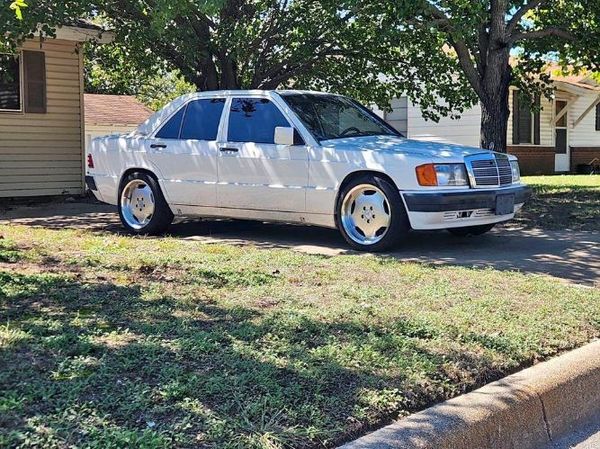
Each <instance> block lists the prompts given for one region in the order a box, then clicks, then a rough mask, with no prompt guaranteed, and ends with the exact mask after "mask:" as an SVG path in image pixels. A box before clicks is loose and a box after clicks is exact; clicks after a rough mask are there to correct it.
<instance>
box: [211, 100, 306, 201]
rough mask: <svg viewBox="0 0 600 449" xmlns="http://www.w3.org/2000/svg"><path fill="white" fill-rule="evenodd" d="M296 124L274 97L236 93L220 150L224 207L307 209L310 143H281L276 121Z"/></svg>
mask: <svg viewBox="0 0 600 449" xmlns="http://www.w3.org/2000/svg"><path fill="white" fill-rule="evenodd" d="M291 126H292V125H291V124H290V122H289V121H288V119H287V118H286V117H285V115H284V114H283V113H282V112H281V110H280V109H279V108H278V107H277V105H276V104H275V103H274V102H273V101H272V100H270V99H269V98H262V97H237V98H232V99H231V104H230V107H229V113H228V120H227V127H226V133H225V135H224V141H223V142H222V143H221V144H220V148H219V156H218V173H219V175H218V177H219V183H218V187H217V195H218V203H219V206H220V207H223V208H234V209H252V210H268V211H279V212H304V210H305V207H306V185H307V182H308V151H307V147H306V145H289V146H288V145H276V144H275V140H274V136H275V128H276V127H291Z"/></svg>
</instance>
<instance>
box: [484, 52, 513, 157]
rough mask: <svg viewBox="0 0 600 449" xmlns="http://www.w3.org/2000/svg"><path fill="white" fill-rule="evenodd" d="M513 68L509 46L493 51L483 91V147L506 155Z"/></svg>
mask: <svg viewBox="0 0 600 449" xmlns="http://www.w3.org/2000/svg"><path fill="white" fill-rule="evenodd" d="M511 77H512V69H511V67H510V64H509V51H508V49H507V48H506V47H504V48H502V47H500V48H498V47H497V48H495V49H490V51H489V54H488V58H487V66H486V70H485V75H484V76H483V79H482V83H481V87H482V89H481V90H482V91H481V92H480V95H479V97H480V104H481V142H480V143H481V147H482V148H485V149H488V150H493V151H499V152H502V153H506V151H507V141H508V136H507V132H508V118H509V115H510V109H509V106H508V101H509V92H510V90H509V89H510V81H511Z"/></svg>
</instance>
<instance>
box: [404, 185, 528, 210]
mask: <svg viewBox="0 0 600 449" xmlns="http://www.w3.org/2000/svg"><path fill="white" fill-rule="evenodd" d="M511 194H512V195H514V196H515V204H523V203H525V202H526V201H527V200H529V198H530V197H531V189H530V188H529V187H527V186H518V187H509V188H504V189H496V190H470V191H466V192H425V193H421V192H408V193H404V194H403V197H404V202H405V203H406V207H407V209H408V211H409V212H449V211H462V210H475V209H494V208H495V207H496V198H497V197H498V195H511Z"/></svg>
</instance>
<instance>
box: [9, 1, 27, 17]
mask: <svg viewBox="0 0 600 449" xmlns="http://www.w3.org/2000/svg"><path fill="white" fill-rule="evenodd" d="M23 8H27V3H25V2H24V1H23V0H15V1H14V2H12V3H11V4H10V9H12V10H13V11H14V12H15V15H16V16H17V19H19V20H23V12H22V9H23Z"/></svg>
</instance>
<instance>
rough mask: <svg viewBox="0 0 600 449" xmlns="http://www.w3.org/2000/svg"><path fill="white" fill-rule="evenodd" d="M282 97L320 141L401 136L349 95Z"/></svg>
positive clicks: (287, 95) (290, 95)
mask: <svg viewBox="0 0 600 449" xmlns="http://www.w3.org/2000/svg"><path fill="white" fill-rule="evenodd" d="M282 97H283V99H284V100H285V102H286V103H287V104H288V105H289V106H290V108H291V109H292V110H293V111H294V112H295V113H296V115H298V118H299V119H300V120H301V121H302V123H303V124H304V126H306V128H307V129H308V130H309V131H310V133H311V134H312V135H313V136H314V137H315V139H317V140H318V141H319V142H321V141H323V140H330V139H343V138H345V137H364V136H400V137H402V134H400V133H399V132H398V131H396V130H395V129H394V128H392V127H391V126H389V125H388V124H387V123H385V122H384V121H383V120H381V119H380V118H379V117H377V116H376V115H375V114H374V113H372V112H371V111H369V110H368V109H367V108H365V107H363V106H361V105H360V104H359V103H357V102H356V101H354V100H351V99H349V98H345V97H340V96H337V95H316V94H283V95H282Z"/></svg>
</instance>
